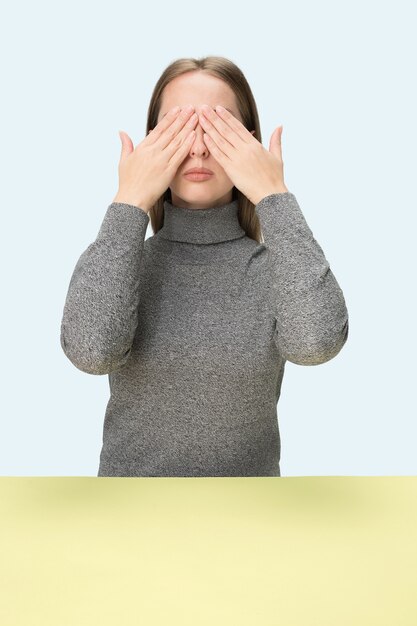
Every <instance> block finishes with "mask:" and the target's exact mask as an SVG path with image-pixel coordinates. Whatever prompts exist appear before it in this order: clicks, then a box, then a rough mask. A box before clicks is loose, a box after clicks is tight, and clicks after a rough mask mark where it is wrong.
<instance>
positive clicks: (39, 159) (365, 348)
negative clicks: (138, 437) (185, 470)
mask: <svg viewBox="0 0 417 626" xmlns="http://www.w3.org/2000/svg"><path fill="white" fill-rule="evenodd" d="M415 24H416V15H415V13H414V10H413V5H412V3H411V2H409V3H407V2H395V3H394V2H391V3H387V2H363V1H362V2H352V1H350V2H346V3H341V2H320V1H319V2H314V3H312V2H307V1H305V2H294V1H291V2H286V3H274V4H272V3H270V2H265V1H259V2H256V3H247V4H244V3H242V2H234V3H225V2H218V1H217V0H214V1H211V2H210V3H195V2H184V3H182V4H179V3H168V2H158V3H151V4H149V5H147V4H146V3H137V2H117V3H116V2H113V3H102V2H98V1H97V2H89V3H85V2H72V3H68V4H64V3H56V2H36V3H29V2H21V3H17V4H15V5H13V4H10V3H9V4H8V5H7V10H6V9H3V11H2V36H1V38H0V41H1V44H0V45H1V48H2V50H1V52H2V61H3V62H2V77H3V78H2V92H3V95H2V98H1V107H2V114H1V125H2V129H1V130H2V133H1V137H2V150H1V172H2V181H3V182H2V220H1V221H2V229H1V230H2V245H1V257H2V258H1V262H2V307H1V317H2V320H1V329H2V335H3V338H2V346H3V351H2V363H1V367H2V371H1V380H2V403H1V418H0V420H1V421H0V426H1V432H0V475H3V476H25V475H30V476H59V475H62V476H65V475H70V476H88V475H89V476H95V475H96V474H97V468H98V463H99V454H100V450H101V444H102V440H101V437H102V427H103V420H104V413H105V408H106V404H107V401H108V398H109V386H108V378H107V376H92V375H88V374H85V373H83V372H81V371H79V370H77V369H76V368H75V367H74V366H73V365H72V363H71V362H70V361H69V360H68V359H67V358H66V357H65V355H64V353H63V351H62V349H61V346H60V341H59V332H60V322H61V317H62V312H63V306H64V301H65V297H66V293H67V289H68V285H69V280H70V277H71V274H72V271H73V269H74V267H75V263H76V261H77V260H78V258H79V256H80V254H81V253H82V252H83V251H84V250H85V248H86V247H87V246H88V245H89V244H90V243H91V242H92V241H93V240H94V239H95V237H96V235H97V232H98V230H99V227H100V225H101V222H102V219H103V217H104V214H105V212H106V209H107V207H108V205H109V204H110V202H111V201H112V199H113V197H114V195H115V193H116V191H117V183H118V174H117V168H118V163H119V157H120V146H121V144H120V139H119V136H118V130H119V129H121V130H125V131H126V132H127V133H128V134H129V135H130V136H131V138H132V140H133V142H134V144H135V145H136V144H137V143H139V142H140V141H141V140H142V139H143V138H144V136H145V122H146V113H147V108H148V104H149V99H150V96H151V92H152V89H153V87H154V85H155V82H156V80H157V79H158V78H159V76H160V74H161V72H162V71H163V70H164V69H165V67H166V66H167V65H168V64H169V63H170V62H171V61H173V60H174V59H176V58H179V57H186V56H194V57H201V56H206V55H211V54H216V55H221V56H226V57H228V58H230V59H231V60H232V61H234V62H235V63H236V64H237V65H238V66H239V67H240V68H241V69H242V71H243V72H244V74H245V75H246V77H247V79H248V81H249V84H250V85H251V88H252V90H253V93H254V96H255V99H256V101H257V105H258V109H259V115H260V120H261V130H262V142H263V145H264V146H265V147H266V148H268V147H269V139H270V136H271V134H272V132H273V130H274V129H275V128H276V127H277V126H279V125H281V124H283V127H284V129H283V136H282V147H283V160H284V175H285V182H286V185H287V187H288V189H289V190H290V191H291V192H292V193H294V194H295V195H296V197H297V200H298V202H299V204H300V206H301V209H302V211H303V213H304V216H305V218H306V220H307V222H308V224H309V225H310V228H311V229H312V231H313V233H314V235H315V237H316V239H317V241H318V242H319V243H320V245H321V246H322V248H323V250H324V252H325V254H326V257H327V259H328V260H329V262H330V265H331V268H332V270H333V272H334V274H335V276H336V278H337V280H338V282H339V284H340V286H341V287H342V290H343V292H344V295H345V298H346V302H347V306H348V311H349V318H350V331H349V338H348V342H347V343H346V345H345V346H344V348H343V349H342V351H341V353H340V354H339V355H338V356H337V357H336V358H335V359H333V360H331V361H329V362H328V363H326V364H322V365H319V366H310V367H306V366H299V365H294V364H292V363H287V365H286V371H285V375H284V380H283V384H282V392H281V398H280V401H279V404H278V421H279V427H280V432H281V440H282V441H281V445H282V453H281V474H282V476H303V475H410V474H411V475H416V474H417V454H416V440H417V411H416V401H415V387H416V383H415V379H416V367H415V358H416V354H417V350H416V330H415V328H416V308H415V292H416V280H415V270H416V263H415V253H413V250H415V248H416V246H415V240H416V218H415V213H416V187H415V185H416V183H415V181H416V173H415V170H416V165H417V163H416V145H417V137H416V134H417V133H416V118H415V112H416V111H417V104H416V94H415V58H416V46H415ZM413 42H414V43H413ZM413 61H414V63H413ZM151 234H152V230H151V227H150V225H149V227H148V232H147V236H150V235H151Z"/></svg>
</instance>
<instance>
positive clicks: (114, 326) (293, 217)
mask: <svg viewBox="0 0 417 626" xmlns="http://www.w3.org/2000/svg"><path fill="white" fill-rule="evenodd" d="M188 104H190V105H192V106H191V108H190V109H189V108H187V105H188ZM219 105H221V107H222V108H220V106H219ZM175 107H176V109H175ZM146 131H147V135H146V137H145V138H144V139H143V141H142V142H141V143H139V144H138V145H137V146H136V147H134V146H133V143H132V141H131V139H130V138H129V136H128V135H127V134H126V133H120V137H121V141H122V152H121V158H120V163H119V188H118V191H117V194H116V196H115V198H114V200H113V202H112V203H111V204H110V206H109V207H108V208H107V212H106V214H105V216H104V219H103V222H102V224H101V228H100V230H99V232H98V235H97V238H96V239H95V241H94V242H92V243H91V244H90V245H89V246H88V248H87V249H86V250H85V251H84V252H83V253H82V254H81V257H80V258H79V260H78V262H77V264H76V266H75V269H74V272H73V275H72V278H71V281H70V285H69V289H68V293H67V297H66V302H65V306H64V311H63V318H62V324H61V345H62V348H63V350H64V353H65V354H66V356H67V357H68V358H69V359H70V361H71V362H72V363H73V364H74V365H75V366H76V367H77V368H79V369H80V370H82V371H83V372H87V373H90V374H108V376H109V385H110V399H109V401H108V405H107V409H106V415H105V419H104V427H103V446H102V450H101V455H100V464H99V470H98V476H280V466H279V462H280V451H281V444H280V434H279V427H278V421H277V403H278V399H279V396H280V391H281V382H282V378H283V374H284V367H285V363H286V361H291V362H292V363H296V364H299V365H317V364H320V363H325V362H326V361H329V360H330V359H332V358H334V357H335V356H336V355H337V354H338V353H339V351H340V350H341V348H342V346H343V345H344V343H345V342H346V339H347V336H348V312H347V308H346V303H345V300H344V296H343V292H342V290H341V288H340V287H339V285H338V283H337V281H336V278H335V276H334V275H333V273H332V271H331V269H330V266H329V263H328V261H327V260H326V258H325V256H324V253H323V250H322V248H321V247H320V245H319V244H318V243H317V241H316V240H315V238H314V237H313V233H312V231H311V230H310V228H309V226H308V224H307V223H306V220H305V218H304V216H303V214H302V212H301V209H300V207H299V205H298V203H297V200H296V198H295V196H294V194H293V193H291V192H290V191H289V190H288V189H287V187H286V185H285V183H284V176H283V160H282V154H281V133H282V127H278V128H277V129H276V130H275V131H274V133H273V135H272V137H271V141H270V146H269V150H266V149H265V148H264V147H263V146H262V140H261V132H260V127H259V119H258V114H257V109H256V105H255V101H254V98H253V95H252V92H251V89H250V87H249V85H248V83H247V81H246V79H245V77H244V76H243V74H242V72H241V71H240V70H239V68H238V67H236V65H235V64H234V63H232V62H231V61H230V60H228V59H225V58H223V57H206V58H202V59H192V58H191V59H179V60H176V61H175V62H173V63H172V64H171V65H170V66H168V67H167V68H166V69H165V71H164V72H163V74H162V76H161V77H160V79H159V81H158V82H157V84H156V86H155V89H154V92H153V95H152V98H151V102H150V106H149V111H148V122H147V129H146ZM194 168H197V169H198V170H200V171H201V170H202V169H203V170H204V171H205V174H204V175H203V174H201V173H200V174H198V173H194V174H192V173H191V174H187V172H189V170H190V169H191V170H192V169H194ZM149 220H150V221H151V225H152V229H153V232H154V234H153V236H151V237H148V239H146V240H145V234H146V229H147V225H148V223H149ZM261 230H262V233H261ZM261 234H262V238H261Z"/></svg>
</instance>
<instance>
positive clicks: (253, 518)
mask: <svg viewBox="0 0 417 626" xmlns="http://www.w3.org/2000/svg"><path fill="white" fill-rule="evenodd" d="M0 513H1V515H0V519H1V527H0V594H1V598H0V625H1V626H20V625H22V626H23V625H24V626H38V625H39V626H84V625H87V624H88V625H89V626H95V625H96V624H97V625H100V626H107V624H109V625H110V624H111V625H112V626H130V625H133V624H134V625H135V626H138V625H142V624H143V625H146V626H153V625H156V624H157V625H158V626H159V625H160V624H161V625H162V624H163V625H164V626H168V625H169V626H172V625H176V624H178V625H181V626H188V625H190V626H191V625H192V626H206V625H207V626H208V625H210V626H223V625H224V626H231V625H236V626H246V625H248V626H249V625H250V626H255V625H256V626H258V625H259V626H261V625H262V626H278V625H279V626H301V625H303V626H327V625H328V626H345V625H346V626H348V625H349V626H362V625H363V626H373V625H374V624H375V625H377V626H385V625H386V626H416V625H417V476H313V477H265V478H264V477H253V478H252V477H251V478H103V477H70V476H69V477H64V476H62V477H61V476H58V477H6V476H3V477H0Z"/></svg>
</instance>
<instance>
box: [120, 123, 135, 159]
mask: <svg viewBox="0 0 417 626" xmlns="http://www.w3.org/2000/svg"><path fill="white" fill-rule="evenodd" d="M119 137H120V141H121V142H122V154H121V159H123V158H124V157H126V156H128V155H129V154H130V153H131V152H133V150H134V147H133V142H132V140H131V138H130V137H129V135H128V134H127V133H125V132H124V131H123V130H119Z"/></svg>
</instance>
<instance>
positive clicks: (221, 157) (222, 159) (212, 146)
mask: <svg viewBox="0 0 417 626" xmlns="http://www.w3.org/2000/svg"><path fill="white" fill-rule="evenodd" d="M203 139H204V141H205V143H206V145H207V148H208V149H209V151H210V154H212V155H213V156H214V158H215V159H216V161H217V162H218V163H220V165H221V166H222V167H223V168H224V164H225V163H226V162H227V161H228V162H230V158H229V157H228V156H226V154H225V153H224V152H223V151H222V150H221V149H220V148H219V147H218V145H217V144H216V142H215V141H214V140H213V139H212V138H211V137H210V135H208V134H207V133H204V134H203Z"/></svg>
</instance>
